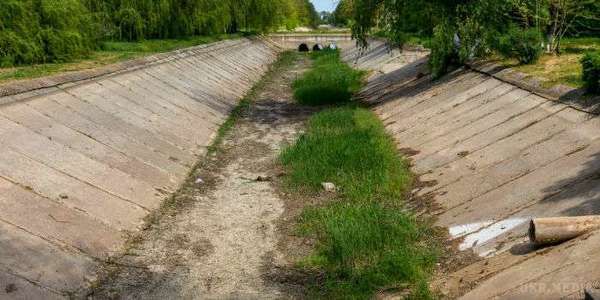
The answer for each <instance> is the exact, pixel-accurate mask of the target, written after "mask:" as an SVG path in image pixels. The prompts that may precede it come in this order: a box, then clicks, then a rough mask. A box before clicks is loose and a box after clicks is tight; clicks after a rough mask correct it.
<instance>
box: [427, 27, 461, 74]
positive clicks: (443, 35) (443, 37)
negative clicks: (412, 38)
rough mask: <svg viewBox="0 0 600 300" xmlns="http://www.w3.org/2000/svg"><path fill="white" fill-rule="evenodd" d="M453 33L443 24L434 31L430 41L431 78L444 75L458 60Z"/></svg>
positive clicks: (450, 28) (451, 28)
mask: <svg viewBox="0 0 600 300" xmlns="http://www.w3.org/2000/svg"><path fill="white" fill-rule="evenodd" d="M454 32H455V30H454V28H453V27H452V26H450V25H448V24H445V23H442V24H440V25H438V26H437V27H436V28H435V29H434V32H433V38H432V39H431V55H430V57H429V68H430V69H431V74H432V76H433V78H439V77H440V76H442V75H444V74H445V73H446V72H447V71H448V68H449V67H450V66H451V65H452V64H453V63H454V62H455V61H456V60H457V58H458V53H457V51H456V48H455V46H454Z"/></svg>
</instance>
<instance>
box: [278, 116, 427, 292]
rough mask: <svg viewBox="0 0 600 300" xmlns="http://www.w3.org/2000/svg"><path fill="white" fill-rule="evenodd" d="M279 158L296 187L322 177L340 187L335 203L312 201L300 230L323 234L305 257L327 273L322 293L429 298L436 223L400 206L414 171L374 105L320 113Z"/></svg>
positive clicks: (305, 187) (316, 185) (313, 186)
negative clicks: (401, 292) (391, 290)
mask: <svg viewBox="0 0 600 300" xmlns="http://www.w3.org/2000/svg"><path fill="white" fill-rule="evenodd" d="M281 160H282V162H283V165H284V166H285V167H286V168H287V169H288V170H289V174H288V175H287V183H288V184H289V186H290V187H291V188H292V189H294V190H299V191H313V192H316V191H317V190H319V189H320V188H321V187H320V184H321V182H333V183H334V184H335V185H336V186H337V187H338V188H339V194H338V195H339V197H338V199H336V201H335V202H332V203H329V204H326V205H324V206H320V207H312V208H308V209H306V210H305V211H304V212H303V214H302V216H301V218H300V232H301V234H304V235H307V236H311V237H313V238H315V239H316V240H317V247H316V249H315V252H314V253H313V255H311V256H310V257H308V258H306V259H305V260H304V261H303V262H302V263H301V264H302V265H303V266H304V267H306V268H309V269H316V270H317V271H319V272H322V273H323V274H324V278H323V281H322V282H319V286H318V287H315V291H316V293H317V296H327V297H334V298H344V299H345V298H358V299H366V298H370V297H371V296H372V295H373V292H375V291H377V290H379V289H382V288H387V287H400V288H401V289H407V291H409V292H410V293H411V295H412V296H413V297H416V298H420V299H423V298H429V297H430V293H429V290H428V285H427V279H428V277H429V274H430V272H431V270H432V268H433V265H434V263H435V258H436V251H435V247H430V245H429V244H430V243H429V242H426V241H427V239H428V237H429V236H431V229H429V227H427V226H424V225H422V224H421V223H419V222H417V220H416V219H415V218H414V217H412V216H411V215H410V214H408V213H406V212H405V211H404V210H402V202H403V201H402V200H403V198H404V196H405V194H406V190H407V188H408V187H409V186H410V183H411V175H410V171H409V169H408V165H407V163H406V162H405V161H404V160H402V159H401V158H400V157H398V155H397V153H396V150H395V146H394V143H393V141H392V139H391V138H390V137H389V136H388V135H387V134H386V133H385V130H384V128H383V126H382V124H381V121H379V119H378V118H377V117H376V116H375V115H374V114H373V113H372V112H370V111H369V110H367V109H363V108H359V107H354V106H346V107H341V108H333V109H328V110H324V111H322V112H320V113H317V114H316V115H314V116H313V117H312V118H311V119H310V120H309V124H308V129H307V132H306V133H305V134H303V135H302V136H301V137H300V138H299V139H298V141H297V142H296V144H294V145H293V146H291V147H289V148H287V149H285V150H284V151H283V153H282V155H281ZM319 293H322V294H320V295H319Z"/></svg>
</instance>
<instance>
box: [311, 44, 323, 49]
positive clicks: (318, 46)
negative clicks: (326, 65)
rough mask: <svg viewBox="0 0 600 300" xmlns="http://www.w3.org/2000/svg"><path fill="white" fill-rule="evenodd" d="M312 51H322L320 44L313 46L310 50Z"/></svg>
mask: <svg viewBox="0 0 600 300" xmlns="http://www.w3.org/2000/svg"><path fill="white" fill-rule="evenodd" d="M312 50H313V51H321V50H323V45H321V44H315V45H314V46H313V48H312Z"/></svg>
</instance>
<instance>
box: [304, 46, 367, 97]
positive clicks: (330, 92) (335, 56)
mask: <svg viewBox="0 0 600 300" xmlns="http://www.w3.org/2000/svg"><path fill="white" fill-rule="evenodd" d="M311 58H312V59H313V60H314V62H313V68H312V69H311V70H310V71H308V72H306V73H305V74H304V75H303V76H302V77H301V78H299V79H297V80H296V81H294V83H293V88H294V98H295V99H296V101H298V103H300V104H306V105H323V104H336V103H344V102H349V101H350V100H351V98H352V95H353V94H354V93H355V92H357V91H358V90H359V89H360V87H361V85H362V78H363V77H364V72H362V71H357V70H354V69H352V68H351V67H349V66H348V65H347V64H345V63H344V62H342V61H341V60H340V53H339V51H338V50H324V51H320V52H313V53H311Z"/></svg>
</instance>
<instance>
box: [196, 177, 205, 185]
mask: <svg viewBox="0 0 600 300" xmlns="http://www.w3.org/2000/svg"><path fill="white" fill-rule="evenodd" d="M203 183H204V180H202V178H200V177H198V178H196V184H203Z"/></svg>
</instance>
